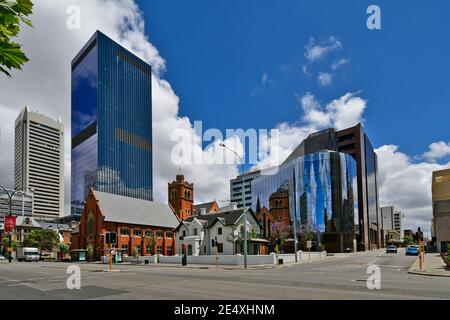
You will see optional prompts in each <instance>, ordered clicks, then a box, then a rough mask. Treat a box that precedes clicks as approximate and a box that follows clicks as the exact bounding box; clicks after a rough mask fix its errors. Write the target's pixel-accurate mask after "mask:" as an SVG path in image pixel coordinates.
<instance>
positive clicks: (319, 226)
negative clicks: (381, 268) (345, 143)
mask: <svg viewBox="0 0 450 320" xmlns="http://www.w3.org/2000/svg"><path fill="white" fill-rule="evenodd" d="M278 190H287V191H288V195H289V196H288V203H289V215H290V217H291V219H292V220H293V217H294V216H295V221H296V226H297V227H296V232H297V234H302V233H305V232H312V233H313V234H314V237H315V240H316V243H317V244H319V243H320V244H322V245H323V246H322V248H320V247H318V248H314V249H324V250H327V251H328V252H343V251H344V250H345V249H347V248H349V249H350V250H354V249H355V250H356V235H355V232H354V229H355V222H356V223H357V221H358V218H357V217H358V195H357V169H356V161H355V160H354V159H353V158H352V157H351V156H350V155H348V154H344V153H340V152H335V151H327V150H324V151H321V152H315V153H312V154H308V155H305V156H299V157H292V158H291V159H290V160H289V161H286V162H284V163H283V165H281V166H280V167H279V168H277V169H276V170H275V171H274V172H270V171H262V172H261V176H259V177H258V178H256V179H255V180H254V181H253V182H252V198H253V199H252V203H259V205H260V206H261V208H263V207H265V208H267V209H269V206H270V203H269V202H270V199H271V197H272V196H273V195H274V194H276V193H277V192H278ZM254 209H255V210H256V208H254ZM270 209H272V208H270ZM294 213H295V214H294ZM268 223H270V224H276V223H278V222H277V221H270V222H268ZM269 229H270V226H269ZM292 231H293V230H292ZM290 236H291V237H292V236H293V233H291V235H290Z"/></svg>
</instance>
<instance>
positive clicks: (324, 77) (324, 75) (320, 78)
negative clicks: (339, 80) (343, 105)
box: [317, 72, 333, 87]
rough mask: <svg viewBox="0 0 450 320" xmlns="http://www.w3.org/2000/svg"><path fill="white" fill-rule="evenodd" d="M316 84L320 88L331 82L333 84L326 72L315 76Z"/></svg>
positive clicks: (330, 76) (331, 76) (330, 75)
mask: <svg viewBox="0 0 450 320" xmlns="http://www.w3.org/2000/svg"><path fill="white" fill-rule="evenodd" d="M317 82H318V83H319V85H321V86H322V87H326V86H329V85H330V84H331V82H333V75H332V74H330V73H327V72H319V75H318V76H317Z"/></svg>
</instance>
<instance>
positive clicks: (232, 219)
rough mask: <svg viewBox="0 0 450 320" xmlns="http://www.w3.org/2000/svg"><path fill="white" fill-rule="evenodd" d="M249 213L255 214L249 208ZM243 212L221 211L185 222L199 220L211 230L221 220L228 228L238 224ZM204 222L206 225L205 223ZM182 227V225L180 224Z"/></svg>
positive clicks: (239, 210)
mask: <svg viewBox="0 0 450 320" xmlns="http://www.w3.org/2000/svg"><path fill="white" fill-rule="evenodd" d="M248 210H249V212H250V213H251V214H253V211H252V210H251V209H250V208H248ZM242 214H243V210H242V209H237V210H230V211H220V212H214V213H207V214H202V215H195V216H191V217H189V218H187V219H186V220H184V221H183V222H184V223H190V222H192V220H194V219H197V220H199V221H200V222H202V224H203V225H204V226H205V228H209V227H211V226H212V225H214V223H215V222H216V220H218V219H219V220H221V221H222V223H223V224H224V225H226V226H229V225H233V224H236V221H237V220H239V218H240V217H241V216H242ZM203 221H204V222H205V223H203ZM180 225H181V224H180Z"/></svg>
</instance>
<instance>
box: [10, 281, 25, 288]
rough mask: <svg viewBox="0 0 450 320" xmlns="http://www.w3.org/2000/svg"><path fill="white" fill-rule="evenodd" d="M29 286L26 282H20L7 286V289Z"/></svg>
mask: <svg viewBox="0 0 450 320" xmlns="http://www.w3.org/2000/svg"><path fill="white" fill-rule="evenodd" d="M30 284H31V283H28V282H21V283H14V284H10V285H8V287H17V286H27V285H30Z"/></svg>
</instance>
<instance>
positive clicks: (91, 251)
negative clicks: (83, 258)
mask: <svg viewBox="0 0 450 320" xmlns="http://www.w3.org/2000/svg"><path fill="white" fill-rule="evenodd" d="M86 251H87V252H86V254H87V256H88V261H92V258H93V257H94V245H93V244H92V243H89V244H88V245H87V247H86Z"/></svg>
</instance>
